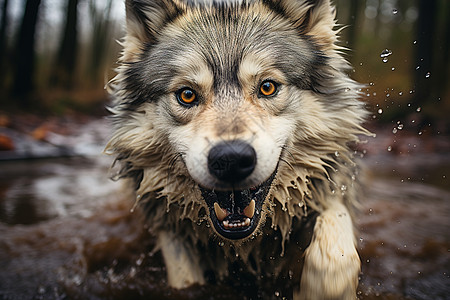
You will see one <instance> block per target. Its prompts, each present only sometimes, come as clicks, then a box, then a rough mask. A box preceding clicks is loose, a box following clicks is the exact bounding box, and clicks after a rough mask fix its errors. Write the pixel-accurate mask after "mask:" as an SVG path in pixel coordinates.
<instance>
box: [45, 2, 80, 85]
mask: <svg viewBox="0 0 450 300" xmlns="http://www.w3.org/2000/svg"><path fill="white" fill-rule="evenodd" d="M65 20H66V23H65V26H64V31H63V33H62V37H61V44H60V46H59V50H58V56H57V60H56V63H55V65H54V67H53V71H52V75H51V77H50V83H51V84H52V85H61V86H63V87H65V88H68V89H70V88H72V86H73V80H74V73H75V69H76V64H77V54H78V31H77V27H78V0H68V2H67V10H66V18H65Z"/></svg>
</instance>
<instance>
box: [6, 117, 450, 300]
mask: <svg viewBox="0 0 450 300" xmlns="http://www.w3.org/2000/svg"><path fill="white" fill-rule="evenodd" d="M103 125H104V124H103ZM96 127H98V124H97V125H96ZM91 129H92V127H91V128H90V129H89V130H91ZM100 136H102V137H104V136H105V134H100ZM433 139H437V140H443V139H445V140H446V141H448V138H446V137H437V138H433ZM406 140H407V139H406ZM391 141H392V140H391V139H390V137H389V135H383V134H381V135H380V136H379V137H378V138H376V139H373V140H370V141H369V144H368V147H369V149H378V150H377V151H374V150H371V151H365V152H366V154H365V155H364V158H363V161H365V164H366V165H367V167H366V171H364V173H363V175H364V176H363V177H364V178H365V182H366V188H365V192H364V197H363V201H362V207H361V211H360V214H359V215H358V216H357V219H356V222H357V227H358V234H357V236H358V249H359V252H360V255H361V259H362V261H363V267H362V271H361V276H360V285H359V288H358V295H359V298H360V299H433V300H435V299H450V254H449V251H450V230H449V229H450V228H449V225H450V181H449V176H450V174H449V173H450V172H449V170H450V153H449V152H448V148H447V149H445V150H444V151H442V148H441V147H436V149H439V148H441V150H435V149H433V150H432V151H429V150H427V149H426V147H425V148H424V146H423V145H428V142H426V141H422V143H421V144H420V143H415V142H414V141H413V142H412V143H409V142H408V141H406V142H405V143H404V145H405V149H406V150H404V149H403V150H402V148H401V147H396V150H395V151H393V150H392V149H391V148H389V144H390V142H391ZM103 143H104V140H103V139H102V138H97V139H96V140H95V143H94V145H93V144H92V142H91V143H90V144H89V145H87V146H88V147H90V148H89V149H90V151H85V153H84V155H83V157H79V156H77V157H68V158H59V159H55V158H53V159H47V160H46V159H40V160H28V161H26V160H21V161H4V162H0V299H245V298H247V299H255V298H260V299H270V298H272V299H288V298H286V295H285V293H284V290H283V289H284V287H283V284H282V283H281V284H280V283H279V281H278V284H280V285H277V284H273V285H270V284H267V285H263V286H261V285H260V284H256V283H255V281H254V278H252V277H245V276H243V277H240V278H239V280H238V283H236V282H233V283H231V282H223V283H220V284H216V285H212V284H209V285H206V286H194V287H192V288H189V289H186V290H182V291H177V290H173V289H171V288H168V287H167V285H166V280H165V269H164V265H163V264H162V258H161V255H160V253H159V252H156V253H154V252H152V248H153V246H154V238H153V237H152V235H151V234H150V233H148V232H147V230H146V229H145V226H144V225H143V224H142V223H141V221H140V219H139V217H138V215H137V213H130V209H131V207H132V205H133V203H132V202H131V201H124V198H125V197H124V196H123V195H122V194H121V193H120V183H117V182H113V181H111V180H109V179H108V173H109V166H110V164H111V158H109V157H107V156H105V155H100V154H96V153H100V152H101V147H102V145H103ZM419 144H420V145H422V146H420V145H419ZM432 144H433V145H440V144H439V142H437V143H436V142H432ZM371 145H376V147H372V148H371ZM412 145H414V147H413V146H412ZM417 145H419V146H420V147H422V150H420V149H419V150H414V151H409V150H407V148H408V147H413V148H414V149H416V148H417V147H416V146H417ZM446 145H448V144H446ZM420 147H419V148H420ZM380 149H381V150H380ZM386 149H389V150H390V151H389V150H386ZM424 149H425V150H424ZM361 176H362V175H361ZM236 276H238V275H236Z"/></svg>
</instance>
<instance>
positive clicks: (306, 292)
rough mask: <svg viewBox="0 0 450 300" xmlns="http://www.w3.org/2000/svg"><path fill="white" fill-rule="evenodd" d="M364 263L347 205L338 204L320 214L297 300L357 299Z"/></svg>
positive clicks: (307, 254) (296, 296) (308, 250)
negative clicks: (362, 263) (359, 278)
mask: <svg viewBox="0 0 450 300" xmlns="http://www.w3.org/2000/svg"><path fill="white" fill-rule="evenodd" d="M360 266H361V262H360V259H359V256H358V253H357V251H356V246H355V237H354V233H353V225H352V220H351V217H350V214H349V212H348V210H347V208H346V207H345V206H344V205H343V204H342V203H335V204H333V206H332V207H330V208H328V209H327V210H325V211H324V212H323V213H322V214H321V215H320V216H319V217H317V221H316V225H315V227H314V233H313V237H312V240H311V244H310V245H309V247H308V248H307V249H306V251H305V263H304V266H303V271H302V277H301V282H300V294H297V295H295V298H296V299H345V300H346V299H356V288H357V285H358V274H359V270H360Z"/></svg>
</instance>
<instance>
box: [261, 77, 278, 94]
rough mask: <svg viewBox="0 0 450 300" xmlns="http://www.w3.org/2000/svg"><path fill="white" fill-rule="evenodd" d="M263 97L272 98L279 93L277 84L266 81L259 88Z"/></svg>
mask: <svg viewBox="0 0 450 300" xmlns="http://www.w3.org/2000/svg"><path fill="white" fill-rule="evenodd" d="M259 92H260V93H261V96H266V97H268V96H272V95H274V94H275V93H276V92H277V84H276V83H275V82H273V81H271V80H266V81H264V82H263V83H262V84H261V86H260V87H259Z"/></svg>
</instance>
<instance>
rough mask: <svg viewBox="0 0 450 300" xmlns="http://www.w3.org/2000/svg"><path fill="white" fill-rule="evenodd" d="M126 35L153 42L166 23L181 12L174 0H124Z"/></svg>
mask: <svg viewBox="0 0 450 300" xmlns="http://www.w3.org/2000/svg"><path fill="white" fill-rule="evenodd" d="M125 8H126V30H127V35H129V36H132V37H134V38H137V39H138V40H140V41H141V42H150V43H151V42H153V41H154V40H155V38H156V36H157V35H158V33H159V32H160V31H161V29H162V28H163V27H164V25H165V24H166V23H168V22H169V21H171V20H173V19H175V18H176V17H177V16H178V15H179V14H181V13H182V8H181V7H180V5H179V4H177V3H175V1H174V0H126V1H125Z"/></svg>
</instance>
